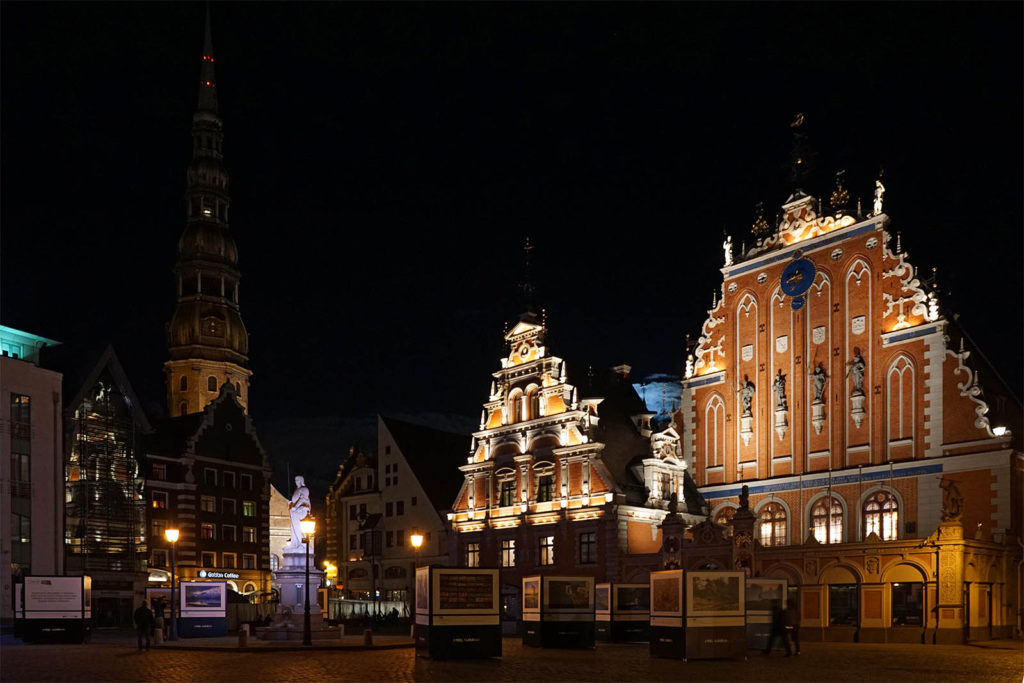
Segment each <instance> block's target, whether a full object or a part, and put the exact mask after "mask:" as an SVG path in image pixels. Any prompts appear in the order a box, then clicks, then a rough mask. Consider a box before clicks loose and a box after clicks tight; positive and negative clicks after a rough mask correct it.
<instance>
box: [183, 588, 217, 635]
mask: <svg viewBox="0 0 1024 683" xmlns="http://www.w3.org/2000/svg"><path fill="white" fill-rule="evenodd" d="M178 589H179V591H180V592H179V594H178V615H179V616H178V635H179V636H181V637H182V638H205V637H209V636H224V635H227V633H228V600H227V593H228V584H227V583H226V582H224V581H181V582H179V583H178Z"/></svg>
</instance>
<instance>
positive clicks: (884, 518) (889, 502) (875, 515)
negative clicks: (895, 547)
mask: <svg viewBox="0 0 1024 683" xmlns="http://www.w3.org/2000/svg"><path fill="white" fill-rule="evenodd" d="M899 517H900V511H899V503H898V502H897V501H896V497H895V496H894V495H892V494H891V493H890V492H888V491H876V492H875V493H872V494H871V495H870V496H868V498H867V500H865V501H864V536H865V538H866V537H867V536H868V534H872V533H875V534H878V537H879V538H881V539H882V540H883V541H895V540H896V539H897V538H899Z"/></svg>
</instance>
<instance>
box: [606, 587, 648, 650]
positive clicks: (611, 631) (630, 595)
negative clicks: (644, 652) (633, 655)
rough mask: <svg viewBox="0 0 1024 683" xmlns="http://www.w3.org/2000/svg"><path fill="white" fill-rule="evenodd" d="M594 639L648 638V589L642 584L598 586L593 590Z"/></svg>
mask: <svg viewBox="0 0 1024 683" xmlns="http://www.w3.org/2000/svg"><path fill="white" fill-rule="evenodd" d="M594 621H595V629H594V633H595V637H596V639H597V640H601V641H611V642H617V643H621V642H629V641H632V642H645V641H647V640H648V638H649V637H650V630H651V627H650V621H651V587H650V585H649V584H646V583H599V584H597V586H596V587H595V588H594Z"/></svg>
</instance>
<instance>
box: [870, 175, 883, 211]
mask: <svg viewBox="0 0 1024 683" xmlns="http://www.w3.org/2000/svg"><path fill="white" fill-rule="evenodd" d="M884 194H885V185H883V184H882V181H881V180H876V181H875V202H874V206H872V209H873V210H874V213H875V215H876V216H877V215H878V214H880V213H882V195H884Z"/></svg>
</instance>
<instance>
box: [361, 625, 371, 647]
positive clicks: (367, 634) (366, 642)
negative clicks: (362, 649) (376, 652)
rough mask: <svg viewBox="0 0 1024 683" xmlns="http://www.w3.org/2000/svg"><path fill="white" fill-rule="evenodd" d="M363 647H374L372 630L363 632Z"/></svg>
mask: <svg viewBox="0 0 1024 683" xmlns="http://www.w3.org/2000/svg"><path fill="white" fill-rule="evenodd" d="M363 645H365V646H366V647H373V631H372V630H371V629H366V630H365V631H363Z"/></svg>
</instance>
